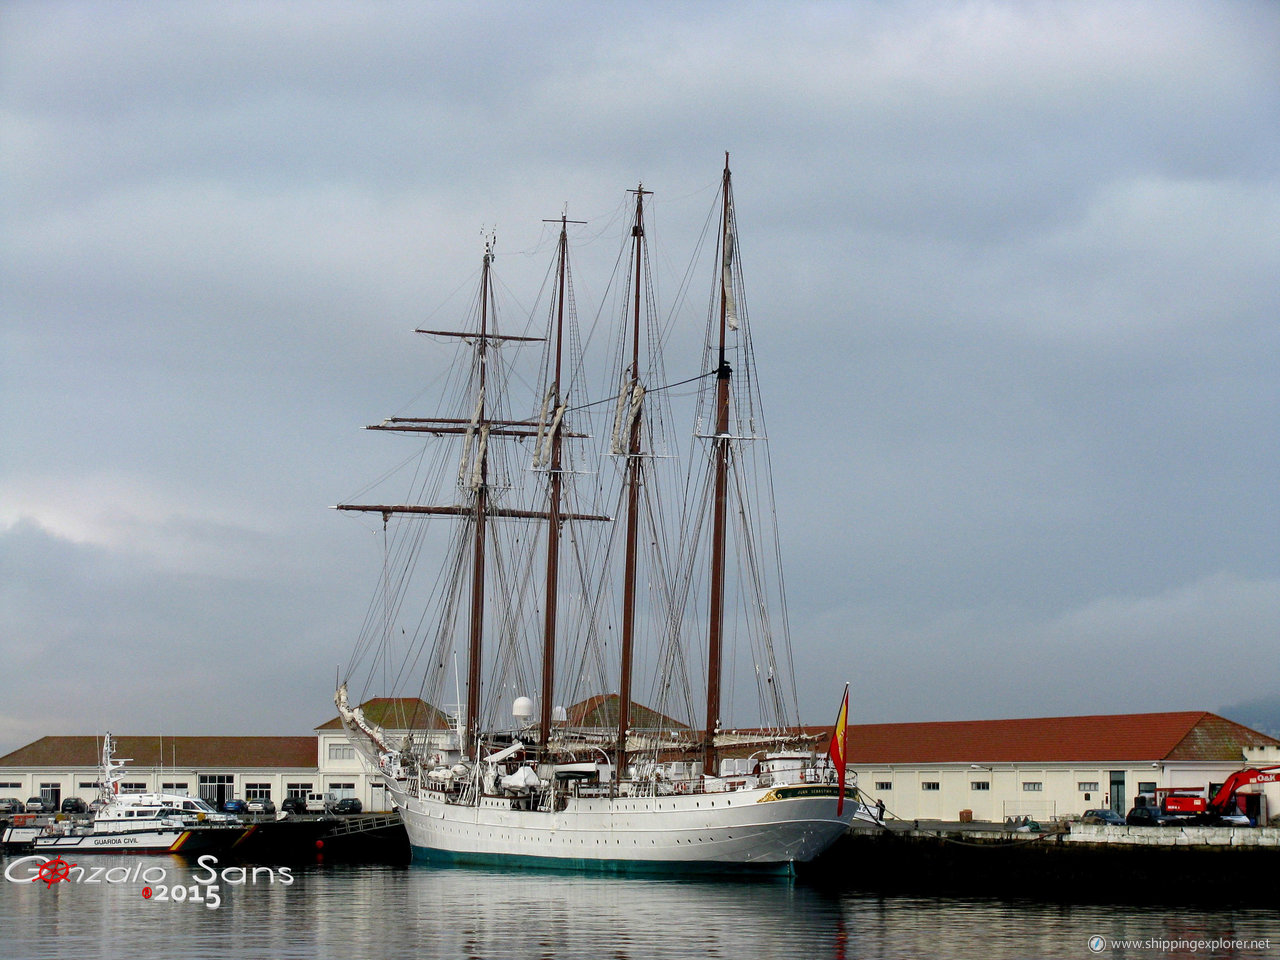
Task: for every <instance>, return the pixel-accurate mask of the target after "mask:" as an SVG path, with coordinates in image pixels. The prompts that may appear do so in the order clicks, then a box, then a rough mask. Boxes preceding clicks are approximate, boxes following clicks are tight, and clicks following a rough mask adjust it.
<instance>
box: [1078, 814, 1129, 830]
mask: <svg viewBox="0 0 1280 960" xmlns="http://www.w3.org/2000/svg"><path fill="white" fill-rule="evenodd" d="M1080 822H1081V823H1098V824H1102V825H1103V826H1112V827H1123V826H1124V817H1122V816H1120V814H1118V813H1116V812H1115V811H1114V810H1086V811H1085V812H1084V816H1082V817H1081V818H1080Z"/></svg>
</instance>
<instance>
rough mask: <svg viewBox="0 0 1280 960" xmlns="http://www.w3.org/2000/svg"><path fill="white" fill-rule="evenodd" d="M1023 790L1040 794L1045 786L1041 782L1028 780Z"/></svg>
mask: <svg viewBox="0 0 1280 960" xmlns="http://www.w3.org/2000/svg"><path fill="white" fill-rule="evenodd" d="M1022 789H1023V790H1025V791H1027V793H1039V792H1040V791H1042V790H1043V789H1044V784H1043V783H1041V782H1040V781H1039V780H1027V781H1025V782H1024V783H1023V784H1022Z"/></svg>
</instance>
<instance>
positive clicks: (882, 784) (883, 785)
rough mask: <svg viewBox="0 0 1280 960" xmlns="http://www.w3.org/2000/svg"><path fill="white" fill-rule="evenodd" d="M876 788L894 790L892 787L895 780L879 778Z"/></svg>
mask: <svg viewBox="0 0 1280 960" xmlns="http://www.w3.org/2000/svg"><path fill="white" fill-rule="evenodd" d="M876 789H877V790H892V789H893V781H892V780H877V781H876Z"/></svg>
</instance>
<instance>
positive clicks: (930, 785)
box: [920, 780, 942, 790]
mask: <svg viewBox="0 0 1280 960" xmlns="http://www.w3.org/2000/svg"><path fill="white" fill-rule="evenodd" d="M920 789H921V790H941V789H942V784H940V783H939V782H938V781H937V780H926V781H925V782H924V783H922V784H920Z"/></svg>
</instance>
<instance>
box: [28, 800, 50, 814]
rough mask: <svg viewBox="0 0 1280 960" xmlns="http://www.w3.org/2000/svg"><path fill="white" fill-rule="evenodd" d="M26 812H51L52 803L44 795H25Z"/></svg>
mask: <svg viewBox="0 0 1280 960" xmlns="http://www.w3.org/2000/svg"><path fill="white" fill-rule="evenodd" d="M27 813H53V804H52V803H48V802H46V801H45V799H44V797H27Z"/></svg>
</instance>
